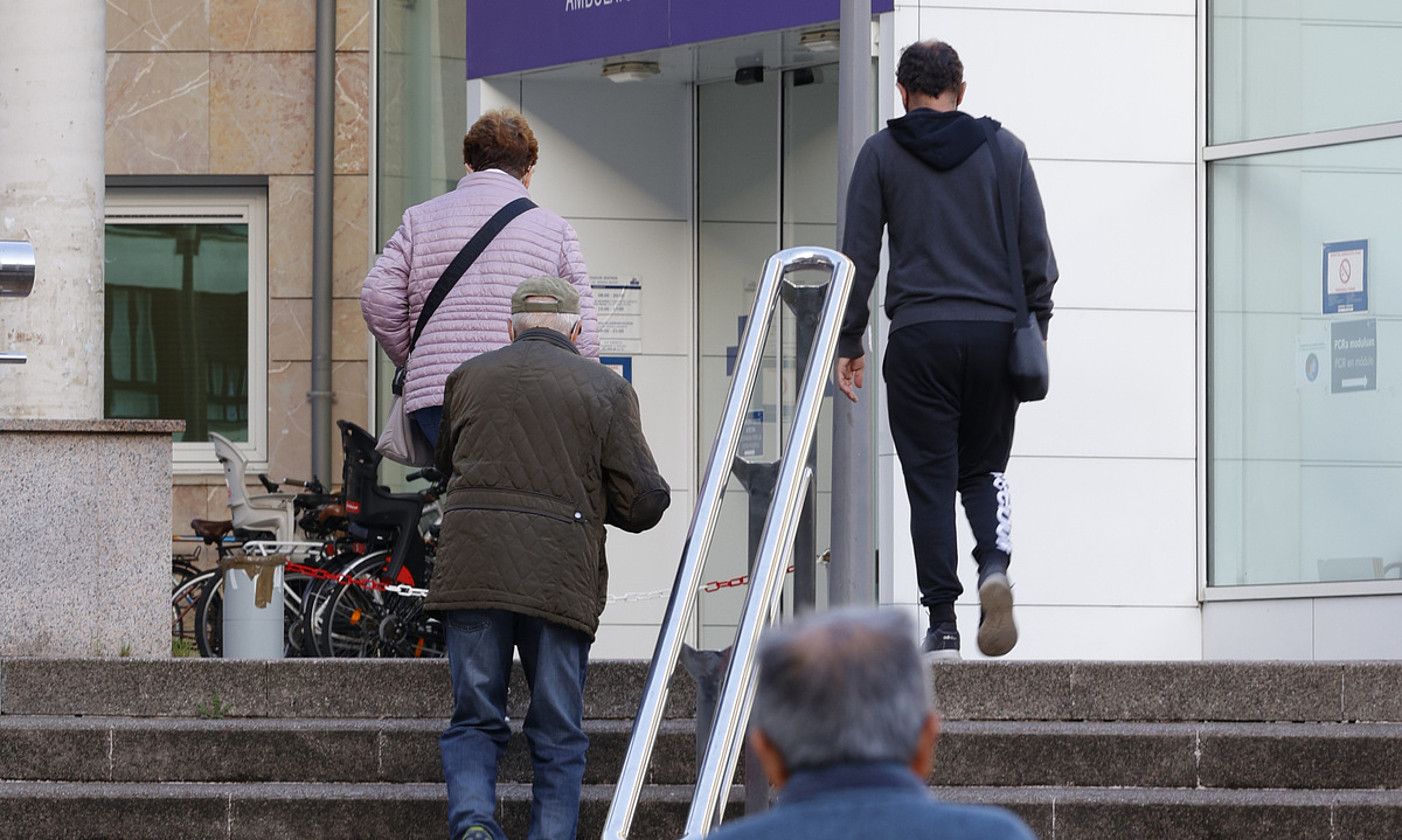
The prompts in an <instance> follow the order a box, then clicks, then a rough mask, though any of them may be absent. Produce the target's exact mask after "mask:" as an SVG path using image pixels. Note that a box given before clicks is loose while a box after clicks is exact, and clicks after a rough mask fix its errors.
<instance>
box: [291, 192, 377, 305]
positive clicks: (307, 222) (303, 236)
mask: <svg viewBox="0 0 1402 840" xmlns="http://www.w3.org/2000/svg"><path fill="white" fill-rule="evenodd" d="M338 209H339V208H338ZM364 224H368V223H367V222H362V225H364ZM362 232H363V231H362ZM333 259H334V258H333ZM268 296H269V297H271V298H309V297H311V296H312V178H311V176H310V175H277V176H274V177H271V178H269V179H268Z"/></svg>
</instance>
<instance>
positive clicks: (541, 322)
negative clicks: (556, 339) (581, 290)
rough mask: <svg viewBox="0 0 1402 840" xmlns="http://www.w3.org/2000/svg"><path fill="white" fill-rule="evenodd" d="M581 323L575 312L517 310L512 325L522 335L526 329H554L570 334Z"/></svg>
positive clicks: (512, 318) (512, 317)
mask: <svg viewBox="0 0 1402 840" xmlns="http://www.w3.org/2000/svg"><path fill="white" fill-rule="evenodd" d="M578 323H579V314H578V313H574V312H568V313H567V312H517V313H516V314H514V315H512V316H511V325H512V326H513V327H515V328H516V334H517V335H520V334H521V333H523V332H525V331H526V330H539V329H546V330H554V331H555V332H557V333H564V334H565V335H569V334H570V333H571V332H574V327H575V324H578Z"/></svg>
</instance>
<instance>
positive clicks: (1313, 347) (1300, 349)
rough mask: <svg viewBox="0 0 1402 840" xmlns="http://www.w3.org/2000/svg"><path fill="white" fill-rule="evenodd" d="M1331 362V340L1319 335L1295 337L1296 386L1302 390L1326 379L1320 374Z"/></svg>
mask: <svg viewBox="0 0 1402 840" xmlns="http://www.w3.org/2000/svg"><path fill="white" fill-rule="evenodd" d="M1328 363H1329V340H1328V339H1327V338H1320V337H1318V336H1308V337H1307V336H1296V337H1295V387H1296V388H1299V389H1301V390H1305V389H1309V388H1313V387H1315V386H1316V385H1317V384H1320V383H1322V382H1323V381H1324V378H1323V377H1322V376H1320V374H1321V373H1323V372H1324V366H1325V365H1326V364H1328Z"/></svg>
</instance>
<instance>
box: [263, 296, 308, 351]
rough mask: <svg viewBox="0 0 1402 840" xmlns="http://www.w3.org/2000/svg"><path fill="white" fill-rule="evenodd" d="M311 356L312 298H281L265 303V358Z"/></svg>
mask: <svg viewBox="0 0 1402 840" xmlns="http://www.w3.org/2000/svg"><path fill="white" fill-rule="evenodd" d="M311 358H312V301H311V298H281V299H278V300H275V301H272V303H271V305H269V306H268V362H269V363H270V364H273V365H276V364H278V363H279V362H305V361H310V360H311Z"/></svg>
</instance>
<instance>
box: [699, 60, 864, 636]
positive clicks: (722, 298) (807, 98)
mask: <svg viewBox="0 0 1402 840" xmlns="http://www.w3.org/2000/svg"><path fill="white" fill-rule="evenodd" d="M836 201H837V66H836V65H826V66H822V67H812V68H803V69H799V70H789V71H783V72H770V73H766V74H765V79H764V81H762V82H758V83H754V84H748V85H738V84H735V83H733V82H730V81H726V82H717V83H712V84H704V85H699V86H698V87H697V204H698V207H697V219H698V225H697V227H698V237H697V240H698V241H697V266H698V297H699V299H698V313H699V315H698V318H699V321H700V324H699V329H698V334H699V340H700V344H701V346H700V352H699V353H698V356H697V358H698V362H697V364H698V370H697V382H698V383H699V387H700V401H699V409H698V410H699V415H700V416H699V418H698V419H699V422H698V426H697V428H698V432H699V435H700V437H701V440H700V441H699V442H698V443H699V445H698V446H697V455H698V458H701V459H703V460H704V459H705V458H706V456H707V455H708V454H709V452H710V442H711V439H712V437H713V436H714V434H715V430H716V425H717V423H718V422H719V420H720V414H721V411H722V410H723V408H724V405H725V398H726V395H727V393H728V392H729V389H730V374H731V370H732V368H733V366H734V361H735V354H736V352H737V350H738V347H739V343H740V336H741V333H742V332H743V331H744V328H745V318H746V317H747V316H748V314H749V311H750V307H751V305H752V304H753V302H754V294H755V287H756V284H757V283H758V280H759V276H760V273H761V271H762V269H763V267H764V263H765V261H766V260H767V259H768V258H769V257H770V256H771V255H772V254H773V253H774V252H776V251H778V250H781V249H783V248H789V247H794V246H798V245H815V246H821V247H826V248H831V247H833V243H834V240H835V236H836V224H837V213H836ZM799 279H802V278H801V276H800V278H799ZM775 318H776V319H777V322H776V323H775V324H773V325H772V326H771V332H770V339H769V343H768V346H767V347H766V350H765V357H764V359H765V364H764V365H763V372H762V374H761V378H760V381H759V384H758V385H757V387H756V389H755V393H754V396H753V398H752V400H751V404H750V406H749V420H748V422H747V423H746V426H745V432H744V434H743V435H742V436H741V442H740V452H739V456H740V457H741V458H743V459H746V460H747V461H749V462H750V463H751V464H753V465H754V466H753V467H752V475H754V476H755V477H756V480H759V476H760V475H761V474H762V472H763V465H764V464H766V463H768V462H770V461H773V460H775V459H777V458H778V457H779V452H780V446H781V441H782V440H784V438H785V436H786V435H787V433H788V424H789V420H790V417H791V414H792V411H793V402H794V400H793V396H794V394H795V392H796V390H797V381H796V379H797V376H796V374H797V371H796V367H795V362H796V357H797V340H796V331H795V329H794V319H793V317H792V315H790V314H789V313H788V312H787V311H786V310H784V309H781V310H780V314H777V315H776V316H775ZM829 399H830V397H829ZM829 415H830V412H827V411H825V412H824V419H823V421H822V423H821V425H820V427H819V437H818V443H817V447H816V449H817V453H818V461H819V463H818V467H819V472H818V475H817V486H818V498H819V504H818V505H817V512H818V523H817V532H818V534H819V537H818V543H819V546H818V550H819V551H821V550H822V548H823V547H824V546H825V545H826V540H827V533H828V532H827V509H828V505H827V493H828V491H829V488H830V486H831V484H830V481H829V477H828V476H827V475H826V473H827V471H828V470H827V466H826V465H827V462H828V450H829V449H830V448H831V439H832V435H831V420H830V416H829ZM762 514H763V511H762V510H760V511H758V512H757V513H752V512H751V511H750V510H749V505H748V499H747V496H746V493H745V488H744V487H743V486H742V485H741V483H740V482H739V481H738V480H736V479H732V480H731V484H730V486H729V487H728V488H727V492H726V497H725V503H724V505H723V506H722V510H721V514H720V521H719V522H718V523H717V528H716V536H715V543H714V545H715V548H714V550H713V551H712V557H713V558H715V559H713V560H712V561H711V566H712V567H713V568H708V569H707V573H706V579H707V580H709V581H715V582H717V583H715V584H713V585H712V586H711V587H708V588H709V589H711V590H712V591H710V592H704V593H702V594H701V596H700V599H701V600H700V603H699V607H698V611H697V615H698V620H699V624H700V641H701V646H702V647H724V646H725V645H727V644H729V643H730V641H731V640H732V639H733V638H734V630H735V623H736V621H737V619H738V616H739V611H740V605H741V602H742V597H743V596H742V593H743V592H744V588H743V587H741V586H725V585H722V584H725V583H730V582H733V581H736V580H738V579H739V578H740V577H741V576H743V575H744V574H745V573H746V571H747V570H748V567H749V558H750V556H751V554H752V545H751V543H752V533H751V532H752V527H751V525H752V518H753V517H754V516H755V515H760V516H762ZM823 577H824V576H823V575H822V574H819V576H818V582H819V599H820V600H821V599H822V598H823V596H824V588H825V587H824V586H823Z"/></svg>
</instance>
